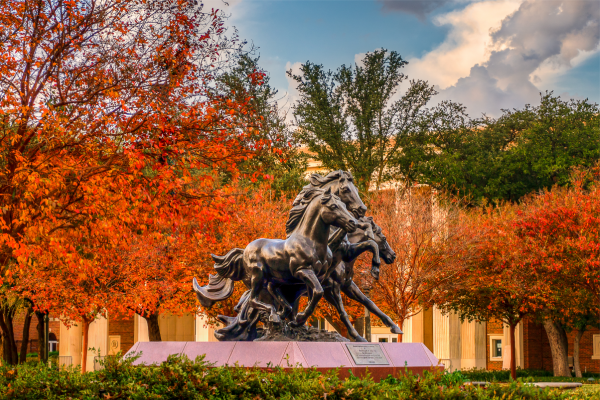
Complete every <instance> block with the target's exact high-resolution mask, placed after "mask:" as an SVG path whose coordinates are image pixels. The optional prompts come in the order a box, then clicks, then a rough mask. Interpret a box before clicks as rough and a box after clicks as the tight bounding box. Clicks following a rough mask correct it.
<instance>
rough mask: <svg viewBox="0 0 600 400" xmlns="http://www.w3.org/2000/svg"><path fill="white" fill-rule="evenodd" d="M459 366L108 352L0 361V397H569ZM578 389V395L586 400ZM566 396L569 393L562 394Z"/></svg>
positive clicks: (553, 398) (548, 399)
mask: <svg viewBox="0 0 600 400" xmlns="http://www.w3.org/2000/svg"><path fill="white" fill-rule="evenodd" d="M463 379H464V377H463V376H462V374H461V373H460V372H454V373H435V374H429V373H425V374H424V376H413V375H411V374H410V373H409V374H407V375H402V376H399V377H396V378H394V377H391V376H390V377H388V378H387V379H384V380H383V381H381V382H379V383H377V382H374V381H373V379H371V378H370V377H369V376H367V377H365V378H359V377H354V376H352V377H350V378H349V379H345V380H341V379H339V378H338V377H337V374H336V371H335V370H332V371H330V372H328V373H326V374H322V373H320V372H318V371H316V370H314V369H302V368H297V369H293V370H291V371H289V372H286V371H284V370H282V369H281V368H279V367H276V368H267V369H258V368H241V367H215V368H211V367H210V366H209V365H208V364H207V363H205V362H204V361H203V360H202V358H198V359H196V361H195V362H192V361H190V360H188V359H186V358H185V357H183V358H181V357H175V356H171V357H169V359H168V360H167V362H165V363H163V364H162V365H159V366H149V367H137V366H133V365H132V359H126V360H122V359H116V358H108V359H107V360H106V361H105V362H104V369H103V370H101V371H96V372H89V373H85V374H81V373H80V370H79V368H68V369H67V370H60V369H58V368H48V367H45V366H43V365H42V364H40V363H37V364H31V365H19V366H17V367H8V366H3V367H0V398H2V399H5V398H6V399H42V398H43V399H68V398H77V399H105V398H123V399H158V398H161V399H206V398H210V399H239V398H241V399H253V398H260V399H296V400H302V399H323V398H327V399H330V400H334V399H348V400H350V399H386V398H387V399H390V398H391V399H432V400H433V399H467V400H475V399H482V400H483V399H507V400H508V399H543V400H550V399H552V400H555V399H575V398H576V397H572V396H573V395H572V394H569V393H561V392H559V391H557V390H554V391H550V390H543V391H542V390H539V389H537V388H533V387H531V386H527V385H525V384H523V382H520V381H516V382H511V383H510V384H509V385H499V384H492V385H491V386H490V387H488V388H485V389H484V388H477V387H473V386H468V385H463V383H462V381H463ZM592 395H593V394H589V395H588V394H583V395H582V396H578V397H577V398H578V399H586V398H587V399H592V398H593V397H592ZM569 396H571V397H569Z"/></svg>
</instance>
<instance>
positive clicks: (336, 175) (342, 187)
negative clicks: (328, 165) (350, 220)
mask: <svg viewBox="0 0 600 400" xmlns="http://www.w3.org/2000/svg"><path fill="white" fill-rule="evenodd" d="M310 184H311V185H312V186H315V187H319V188H322V189H328V188H330V189H331V191H332V193H333V194H335V195H336V196H338V197H339V198H340V200H341V201H342V202H343V203H344V204H345V205H346V208H347V209H348V210H349V211H350V212H351V213H352V214H354V217H355V218H360V217H362V216H364V215H365V213H366V212H367V206H365V204H364V203H363V201H362V200H361V198H360V196H359V194H358V189H357V188H356V186H354V179H353V178H352V174H350V173H349V172H346V171H342V170H339V171H333V172H330V173H329V174H327V176H321V175H319V174H312V175H311V177H310Z"/></svg>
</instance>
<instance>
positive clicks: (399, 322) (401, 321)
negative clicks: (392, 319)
mask: <svg viewBox="0 0 600 400" xmlns="http://www.w3.org/2000/svg"><path fill="white" fill-rule="evenodd" d="M398 326H399V327H400V329H402V332H404V320H403V319H401V320H400V321H398ZM403 336H404V334H402V333H399V334H398V343H402V341H403V339H402V337H403Z"/></svg>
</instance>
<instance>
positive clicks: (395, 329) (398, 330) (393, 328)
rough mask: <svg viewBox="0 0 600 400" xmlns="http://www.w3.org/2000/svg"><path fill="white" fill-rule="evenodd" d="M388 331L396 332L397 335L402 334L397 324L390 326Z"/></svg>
mask: <svg viewBox="0 0 600 400" xmlns="http://www.w3.org/2000/svg"><path fill="white" fill-rule="evenodd" d="M390 332H392V333H396V334H398V335H402V334H403V333H404V332H402V329H400V328H399V327H398V326H397V325H394V326H391V327H390Z"/></svg>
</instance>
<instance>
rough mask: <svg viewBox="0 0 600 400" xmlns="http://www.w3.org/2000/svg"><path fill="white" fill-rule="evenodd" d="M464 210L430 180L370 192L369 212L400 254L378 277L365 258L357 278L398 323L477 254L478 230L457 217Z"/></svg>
mask: <svg viewBox="0 0 600 400" xmlns="http://www.w3.org/2000/svg"><path fill="white" fill-rule="evenodd" d="M461 212H462V208H461V205H460V201H458V200H455V199H452V198H447V197H446V196H444V195H443V194H440V193H434V192H433V191H432V190H431V189H430V188H429V187H427V186H421V187H419V186H407V187H403V188H395V189H389V190H385V191H381V192H378V193H375V194H374V195H373V197H372V198H371V200H370V202H369V213H370V214H371V215H372V217H373V220H374V221H375V222H376V223H377V224H378V225H379V226H380V227H381V228H382V230H383V233H384V234H385V237H386V238H387V241H388V243H389V244H390V246H391V247H392V249H393V250H394V251H395V253H396V260H395V261H394V263H392V264H391V265H385V264H382V266H381V268H380V271H381V272H380V277H379V280H377V281H375V280H373V279H372V278H371V276H370V274H369V273H368V271H369V270H370V267H371V266H370V260H369V259H368V257H363V258H361V260H362V262H361V263H360V269H359V271H362V272H363V273H357V276H358V277H359V282H358V284H359V286H360V287H365V286H366V287H370V288H371V290H370V298H371V299H372V300H373V301H374V302H375V303H376V304H377V305H378V306H379V308H380V309H381V310H382V311H383V312H385V313H386V314H387V315H389V316H390V317H391V318H392V319H393V320H394V321H395V322H396V323H397V324H398V326H400V327H401V326H402V324H403V323H404V321H405V320H406V319H407V318H410V317H412V316H414V315H416V314H418V313H419V312H421V309H422V307H423V306H428V305H430V304H431V299H432V293H433V289H435V288H437V287H439V286H442V285H444V284H445V283H446V282H449V281H453V280H455V279H457V276H459V274H460V273H461V271H462V270H463V268H464V261H468V260H469V259H472V258H473V257H474V256H475V255H474V253H473V251H472V246H473V244H474V243H476V242H477V240H478V233H477V232H476V231H474V230H472V229H469V227H466V226H464V225H462V224H460V223H459V222H460V215H461ZM463 260H464V261H463ZM361 277H362V280H360V278H361ZM373 322H375V323H377V322H376V321H373Z"/></svg>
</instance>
